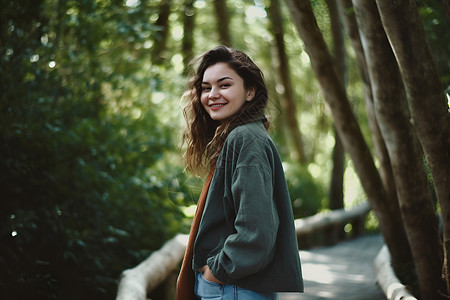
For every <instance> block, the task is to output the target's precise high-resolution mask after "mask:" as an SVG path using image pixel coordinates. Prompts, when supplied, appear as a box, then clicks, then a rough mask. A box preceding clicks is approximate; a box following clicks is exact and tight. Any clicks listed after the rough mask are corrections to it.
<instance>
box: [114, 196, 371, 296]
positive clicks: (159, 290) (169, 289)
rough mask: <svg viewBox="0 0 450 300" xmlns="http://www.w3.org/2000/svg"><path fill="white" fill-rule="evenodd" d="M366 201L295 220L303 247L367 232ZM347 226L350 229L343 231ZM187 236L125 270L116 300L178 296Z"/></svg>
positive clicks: (336, 240)
mask: <svg viewBox="0 0 450 300" xmlns="http://www.w3.org/2000/svg"><path fill="white" fill-rule="evenodd" d="M369 211H370V207H369V205H368V204H367V203H364V204H361V205H359V206H356V207H354V208H352V209H350V210H348V211H347V210H344V209H340V210H333V211H330V212H326V213H319V214H317V215H314V216H311V217H307V218H303V219H297V220H295V230H296V233H297V238H298V242H299V248H300V249H307V248H311V247H314V246H321V245H330V244H334V243H337V242H339V241H341V240H343V239H346V238H349V237H355V236H358V235H360V234H362V233H363V232H364V220H365V216H366V214H367V213H368V212H369ZM344 228H346V229H349V228H351V230H344ZM187 240H188V235H186V234H178V235H176V236H175V237H174V238H172V239H171V240H169V241H167V242H166V243H165V244H164V245H163V246H162V248H161V249H159V250H158V251H155V252H153V253H152V254H151V255H150V256H149V257H148V258H147V259H146V260H144V261H143V262H141V263H140V264H139V265H137V266H136V267H134V268H132V269H128V270H125V271H123V272H122V274H121V277H120V281H119V287H118V292H117V298H116V300H146V299H148V297H150V298H154V299H167V300H169V299H175V282H176V276H177V273H178V268H179V265H180V262H181V260H182V259H183V256H184V251H185V249H186V245H187Z"/></svg>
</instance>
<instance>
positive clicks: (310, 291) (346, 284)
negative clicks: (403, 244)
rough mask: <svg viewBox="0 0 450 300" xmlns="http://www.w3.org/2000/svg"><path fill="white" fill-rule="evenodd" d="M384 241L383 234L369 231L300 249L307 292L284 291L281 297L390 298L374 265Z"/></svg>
mask: <svg viewBox="0 0 450 300" xmlns="http://www.w3.org/2000/svg"><path fill="white" fill-rule="evenodd" d="M382 245H383V239H382V237H381V235H367V236H363V237H359V238H357V239H353V240H349V241H344V242H341V243H339V244H337V245H334V246H331V247H326V248H325V247H324V248H315V249H310V250H308V251H306V250H302V251H300V259H301V262H302V268H303V270H302V271H303V279H304V281H305V293H303V294H298V293H280V296H279V300H319V299H321V300H324V299H337V300H381V299H386V296H385V295H384V293H383V291H382V290H381V289H380V287H379V286H378V284H377V283H376V280H375V272H374V268H373V260H374V259H375V256H376V255H377V254H378V252H379V251H380V249H381V246H382Z"/></svg>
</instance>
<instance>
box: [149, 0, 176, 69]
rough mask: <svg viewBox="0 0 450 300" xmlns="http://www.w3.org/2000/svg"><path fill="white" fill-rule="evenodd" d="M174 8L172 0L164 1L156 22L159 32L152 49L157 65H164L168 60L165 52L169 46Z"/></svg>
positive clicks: (153, 58) (153, 59)
mask: <svg viewBox="0 0 450 300" xmlns="http://www.w3.org/2000/svg"><path fill="white" fill-rule="evenodd" d="M171 6H172V0H162V1H161V4H160V6H159V7H160V11H159V16H158V19H157V20H156V22H155V26H156V27H157V32H156V34H155V38H154V44H153V49H152V61H153V63H155V64H163V63H164V61H165V60H166V59H167V57H165V54H164V52H165V51H166V46H167V37H168V35H169V16H170V9H171Z"/></svg>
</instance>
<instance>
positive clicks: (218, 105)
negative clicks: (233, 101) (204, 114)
mask: <svg viewBox="0 0 450 300" xmlns="http://www.w3.org/2000/svg"><path fill="white" fill-rule="evenodd" d="M225 105H226V103H214V104H211V105H210V106H209V108H210V109H211V110H218V109H220V108H222V107H224V106H225Z"/></svg>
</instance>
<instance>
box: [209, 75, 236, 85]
mask: <svg viewBox="0 0 450 300" xmlns="http://www.w3.org/2000/svg"><path fill="white" fill-rule="evenodd" d="M227 79H231V80H233V78H231V77H228V76H224V77H222V78H219V79H218V80H217V82H222V81H224V80H227ZM202 84H209V82H208V81H203V82H202Z"/></svg>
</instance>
